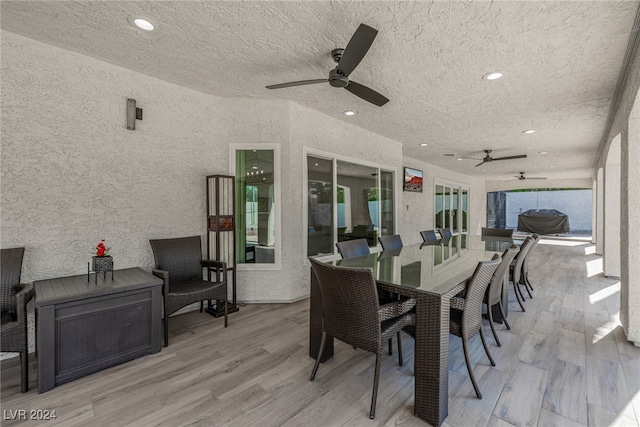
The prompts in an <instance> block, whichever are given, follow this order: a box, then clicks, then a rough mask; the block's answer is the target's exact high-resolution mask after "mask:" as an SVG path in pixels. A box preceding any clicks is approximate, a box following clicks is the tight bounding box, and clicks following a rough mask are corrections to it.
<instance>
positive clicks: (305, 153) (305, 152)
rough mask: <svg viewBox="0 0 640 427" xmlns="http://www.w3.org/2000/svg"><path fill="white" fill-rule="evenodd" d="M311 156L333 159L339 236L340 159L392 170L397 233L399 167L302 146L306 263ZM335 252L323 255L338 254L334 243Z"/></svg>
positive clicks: (335, 228)
mask: <svg viewBox="0 0 640 427" xmlns="http://www.w3.org/2000/svg"><path fill="white" fill-rule="evenodd" d="M309 156H314V157H318V158H321V159H325V160H332V161H333V183H334V187H335V191H333V202H332V203H333V206H332V211H333V235H334V236H336V239H337V236H338V191H337V182H338V168H337V164H338V161H342V162H348V163H355V164H358V165H362V166H366V167H373V168H377V169H379V170H382V171H384V172H391V173H392V175H393V231H392V233H391V234H395V233H397V230H398V206H399V192H400V191H402V187H401V183H399V180H398V176H399V172H398V168H397V167H394V166H389V165H384V164H380V163H375V162H370V161H367V160H363V159H358V158H355V157H349V156H343V155H340V154H335V153H331V152H327V151H322V150H316V149H313V148H309V147H303V148H302V167H303V179H302V191H303V192H302V194H303V195H304V197H302V209H303V215H302V221H303V224H302V229H303V230H304V233H303V235H304V239H303V240H304V241H303V246H304V248H305V249H304V251H305V253H304V254H305V265H306V264H309V262H308V261H307V260H306V259H307V257H308V256H309V255H308V253H307V251H308V244H309V242H308V239H309V235H308V229H309V216H308V215H309V196H308V191H309V190H308V188H309V168H308V166H309V165H308V157H309ZM380 175H381V174H380V173H378V175H377V176H376V186H377V188H378V189H380V184H381V177H380ZM378 193H379V194H378V197H379V198H380V196H381V191H378ZM381 210H382V203H378V222H379V223H380V219H381V217H382V212H381ZM379 228H380V229H382V225H381V224H380V225H379ZM333 246H334V247H333V254H327V255H322V256H323V257H324V256H326V257H335V256H336V255H337V254H338V249H337V248H336V247H335V244H334V245H333ZM377 246H379V243H377V244H376V247H377Z"/></svg>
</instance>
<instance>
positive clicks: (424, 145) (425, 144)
mask: <svg viewBox="0 0 640 427" xmlns="http://www.w3.org/2000/svg"><path fill="white" fill-rule="evenodd" d="M427 145H429V144H427V143H425V142H423V143H422V144H420V147H426V146H427Z"/></svg>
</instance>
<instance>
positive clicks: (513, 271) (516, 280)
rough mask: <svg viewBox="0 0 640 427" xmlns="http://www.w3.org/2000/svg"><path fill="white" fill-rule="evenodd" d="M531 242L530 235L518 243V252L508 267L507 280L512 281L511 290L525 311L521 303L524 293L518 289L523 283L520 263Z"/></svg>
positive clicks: (532, 240)
mask: <svg viewBox="0 0 640 427" xmlns="http://www.w3.org/2000/svg"><path fill="white" fill-rule="evenodd" d="M533 242H534V239H533V237H531V236H527V238H526V239H524V242H522V244H521V245H520V252H518V255H517V256H516V258H515V259H514V260H513V261H511V267H510V268H509V280H510V281H511V282H512V283H513V290H514V293H515V294H516V299H517V300H518V304H519V305H520V308H521V309H522V311H526V310H525V309H524V305H523V304H522V303H523V302H524V294H523V293H522V289H520V286H521V285H523V281H522V265H523V263H524V260H525V258H526V256H527V253H528V252H529V249H531V246H532V244H533ZM524 286H526V285H524Z"/></svg>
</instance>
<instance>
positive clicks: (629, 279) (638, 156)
mask: <svg viewBox="0 0 640 427" xmlns="http://www.w3.org/2000/svg"><path fill="white" fill-rule="evenodd" d="M624 136H625V137H624V138H623V139H622V147H621V148H622V150H621V151H622V153H623V156H622V165H621V171H622V189H621V190H622V191H621V194H622V197H621V199H622V200H621V203H620V208H621V213H622V219H621V221H622V223H621V225H622V230H624V233H623V235H622V238H621V242H620V243H621V254H622V257H621V276H620V279H621V280H620V321H621V322H622V327H623V329H624V331H625V333H626V335H627V339H628V340H629V341H633V342H634V344H635V345H636V346H639V347H640V168H639V167H638V165H640V93H639V94H638V95H637V96H636V100H635V104H634V106H633V109H632V110H631V114H630V115H629V128H628V132H627V134H626V135H624Z"/></svg>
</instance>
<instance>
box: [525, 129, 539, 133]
mask: <svg viewBox="0 0 640 427" xmlns="http://www.w3.org/2000/svg"><path fill="white" fill-rule="evenodd" d="M535 132H536V130H535V129H527V130H523V131H522V133H535Z"/></svg>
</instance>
